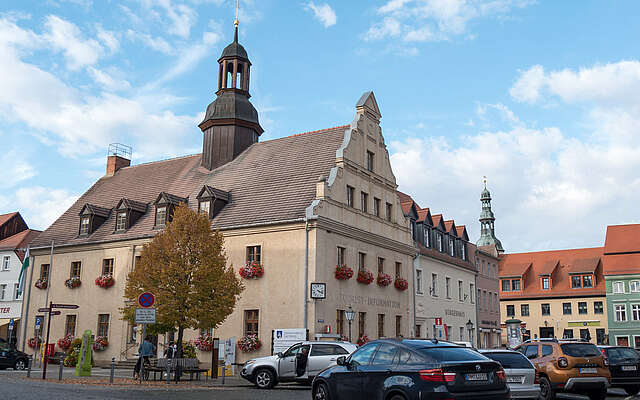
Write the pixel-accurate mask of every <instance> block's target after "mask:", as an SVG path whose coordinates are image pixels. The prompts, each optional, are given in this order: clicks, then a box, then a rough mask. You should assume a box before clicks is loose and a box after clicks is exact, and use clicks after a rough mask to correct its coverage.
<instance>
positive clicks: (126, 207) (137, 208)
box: [115, 198, 147, 233]
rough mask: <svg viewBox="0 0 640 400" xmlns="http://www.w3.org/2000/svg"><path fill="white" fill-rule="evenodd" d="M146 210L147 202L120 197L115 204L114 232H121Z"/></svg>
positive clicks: (129, 226)
mask: <svg viewBox="0 0 640 400" xmlns="http://www.w3.org/2000/svg"><path fill="white" fill-rule="evenodd" d="M146 212H147V204H146V203H141V202H139V201H135V200H130V199H124V198H123V199H121V200H120V202H118V205H117V206H116V226H115V232H116V233H121V232H124V231H126V230H127V229H129V228H131V227H132V226H133V225H134V224H135V223H136V222H137V221H138V219H139V218H140V217H141V216H143V215H144V214H145V213H146Z"/></svg>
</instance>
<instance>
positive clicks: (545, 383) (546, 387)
mask: <svg viewBox="0 0 640 400" xmlns="http://www.w3.org/2000/svg"><path fill="white" fill-rule="evenodd" d="M554 398H555V394H554V393H553V389H552V388H551V382H549V378H547V377H546V376H542V377H540V399H541V400H552V399H554Z"/></svg>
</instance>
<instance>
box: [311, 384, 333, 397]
mask: <svg viewBox="0 0 640 400" xmlns="http://www.w3.org/2000/svg"><path fill="white" fill-rule="evenodd" d="M311 398H312V399H313V400H329V388H328V387H327V385H326V384H325V383H322V382H321V383H318V384H317V385H316V387H314V388H313V395H312V396H311Z"/></svg>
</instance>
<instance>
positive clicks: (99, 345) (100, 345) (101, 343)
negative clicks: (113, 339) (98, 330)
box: [93, 336, 109, 351]
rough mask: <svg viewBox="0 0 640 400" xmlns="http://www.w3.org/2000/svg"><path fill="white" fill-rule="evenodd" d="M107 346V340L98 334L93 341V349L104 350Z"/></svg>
mask: <svg viewBox="0 0 640 400" xmlns="http://www.w3.org/2000/svg"><path fill="white" fill-rule="evenodd" d="M108 346H109V340H108V339H107V338H106V337H104V336H98V337H97V338H96V341H95V342H93V350H94V351H104V350H106V348H107V347H108Z"/></svg>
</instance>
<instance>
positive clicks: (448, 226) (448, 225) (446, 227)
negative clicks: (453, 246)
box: [444, 219, 457, 235]
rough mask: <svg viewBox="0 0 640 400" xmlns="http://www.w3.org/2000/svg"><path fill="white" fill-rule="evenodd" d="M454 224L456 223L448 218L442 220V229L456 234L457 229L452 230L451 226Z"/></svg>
mask: <svg viewBox="0 0 640 400" xmlns="http://www.w3.org/2000/svg"><path fill="white" fill-rule="evenodd" d="M455 226H456V223H455V222H454V221H453V220H452V219H450V220H449V221H444V230H445V232H447V233H452V234H453V235H457V231H455V230H453V227H455Z"/></svg>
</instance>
